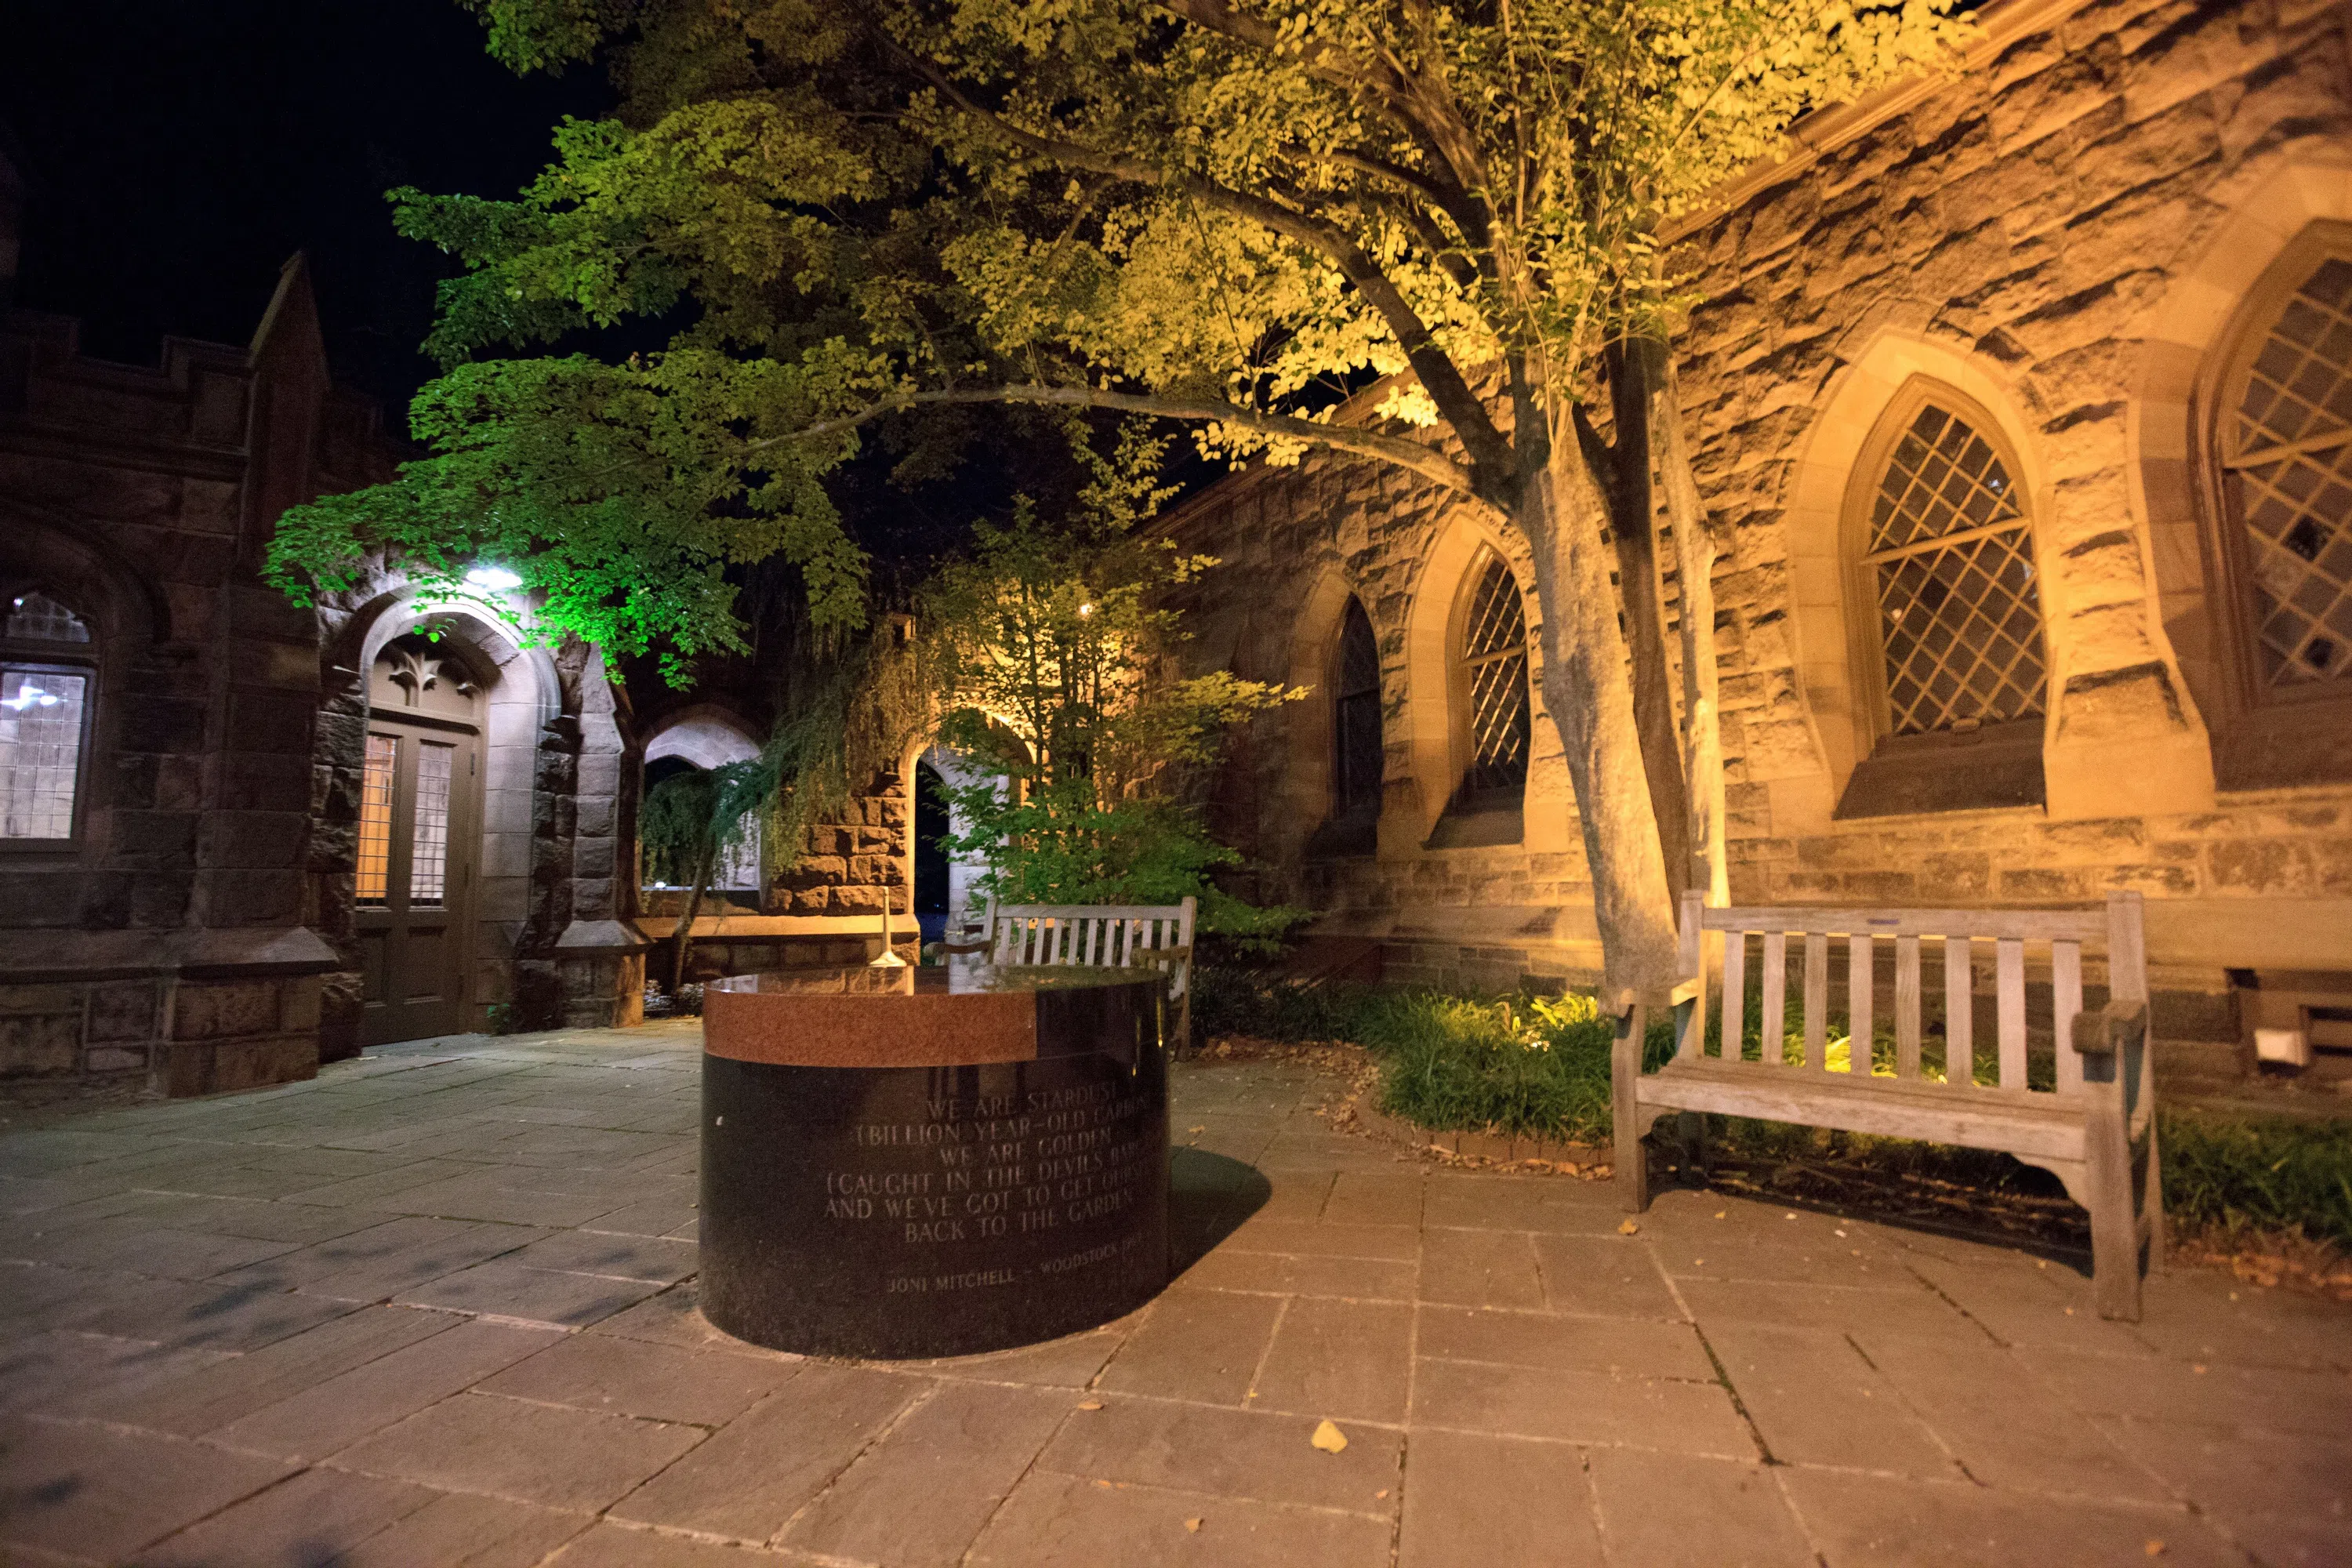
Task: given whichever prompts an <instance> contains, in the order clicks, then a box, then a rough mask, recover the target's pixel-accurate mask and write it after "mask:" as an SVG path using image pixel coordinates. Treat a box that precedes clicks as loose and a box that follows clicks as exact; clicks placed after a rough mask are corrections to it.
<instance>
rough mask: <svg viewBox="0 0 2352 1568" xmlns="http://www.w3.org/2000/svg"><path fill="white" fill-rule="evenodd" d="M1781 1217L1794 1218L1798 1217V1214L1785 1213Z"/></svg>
mask: <svg viewBox="0 0 2352 1568" xmlns="http://www.w3.org/2000/svg"><path fill="white" fill-rule="evenodd" d="M1780 1217H1781V1218H1782V1219H1794V1218H1796V1217H1797V1216H1796V1215H1792V1214H1784V1215H1781V1216H1780Z"/></svg>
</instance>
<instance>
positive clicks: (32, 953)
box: [0, 926, 343, 984]
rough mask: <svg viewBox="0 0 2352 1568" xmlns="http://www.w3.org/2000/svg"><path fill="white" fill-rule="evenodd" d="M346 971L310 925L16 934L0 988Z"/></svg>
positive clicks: (1, 969) (4, 957) (1, 957)
mask: <svg viewBox="0 0 2352 1568" xmlns="http://www.w3.org/2000/svg"><path fill="white" fill-rule="evenodd" d="M342 967H343V963H342V960H341V959H340V958H337V957H336V956H335V951H334V949H332V948H331V947H329V946H328V945H327V944H326V942H323V941H322V940H320V937H319V935H318V933H317V932H315V931H311V930H310V929H309V928H308V927H305V926H291V927H289V926H252V927H244V928H236V927H232V928H229V929H226V930H204V929H199V930H195V931H10V932H9V933H8V941H7V942H6V943H5V950H4V951H0V984H38V983H41V982H47V981H59V980H144V979H155V978H160V977H162V976H165V975H180V976H182V977H184V978H187V979H192V980H207V979H236V978H244V977H247V976H257V975H273V974H275V975H299V974H323V973H327V972H328V971H329V970H334V969H341V968H342Z"/></svg>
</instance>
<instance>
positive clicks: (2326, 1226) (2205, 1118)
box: [2158, 1111, 2352, 1247]
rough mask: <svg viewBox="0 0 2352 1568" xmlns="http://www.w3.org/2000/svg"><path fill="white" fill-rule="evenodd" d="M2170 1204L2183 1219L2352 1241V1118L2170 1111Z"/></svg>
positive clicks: (2166, 1118)
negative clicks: (2228, 1117) (2231, 1115)
mask: <svg viewBox="0 0 2352 1568" xmlns="http://www.w3.org/2000/svg"><path fill="white" fill-rule="evenodd" d="M2158 1138H2159V1139H2160V1140H2161V1142H2162V1147H2163V1151H2164V1204H2165V1208H2166V1210H2167V1211H2168V1213H2170V1214H2172V1215H2175V1216H2177V1217H2178V1218H2180V1219H2186V1220H2195V1221H2200V1222H2203V1223H2206V1224H2210V1225H2217V1226H2228V1227H2231V1228H2233V1229H2234V1228H2238V1227H2241V1226H2252V1227H2254V1228H2256V1229H2262V1230H2294V1229H2298V1228H2300V1229H2301V1230H2302V1231H2303V1232H2304V1234H2305V1235H2306V1236H2309V1237H2313V1238H2314V1239H2317V1240H2326V1241H2332V1242H2335V1243H2336V1244H2337V1245H2338V1246H2341V1247H2352V1125H2347V1123H2345V1122H2343V1121H2287V1120H2285V1119H2284V1118H2282V1117H2261V1118H2252V1119H2248V1120H2245V1121H2235V1120H2226V1119H2224V1118H2221V1117H2218V1116H2210V1115H2206V1114H2202V1113H2200V1112H2195V1111H2168V1112H2166V1113H2165V1114H2164V1115H2163V1117H2162V1118H2161V1121H2160V1124H2159V1126H2158Z"/></svg>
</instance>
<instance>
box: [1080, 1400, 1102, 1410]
mask: <svg viewBox="0 0 2352 1568" xmlns="http://www.w3.org/2000/svg"><path fill="white" fill-rule="evenodd" d="M1102 1407H1103V1406H1102V1401H1101V1400H1099V1399H1081V1400H1079V1401H1078V1408H1079V1409H1081V1410H1100V1409H1101V1408H1102Z"/></svg>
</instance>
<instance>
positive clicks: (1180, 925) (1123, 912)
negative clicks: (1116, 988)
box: [987, 899, 1200, 997]
mask: <svg viewBox="0 0 2352 1568" xmlns="http://www.w3.org/2000/svg"><path fill="white" fill-rule="evenodd" d="M1199 907H1200V900H1197V899H1186V900H1184V901H1183V902H1182V903H1180V904H999V903H997V902H995V901H994V900H990V902H989V906H988V917H987V930H988V938H987V941H988V951H989V962H990V963H1002V964H1014V965H1037V964H1062V963H1076V964H1090V965H1096V966H1099V967H1101V968H1105V969H1132V968H1136V967H1138V966H1139V965H1142V964H1147V963H1156V964H1160V965H1163V966H1165V967H1166V968H1167V969H1168V970H1169V972H1170V979H1169V985H1168V989H1169V993H1170V994H1171V995H1172V996H1178V997H1181V996H1182V995H1183V994H1184V993H1185V990H1186V988H1187V986H1188V985H1189V984H1190V982H1191V979H1192V922H1193V919H1194V916H1195V914H1196V913H1197V912H1198V910H1199Z"/></svg>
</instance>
